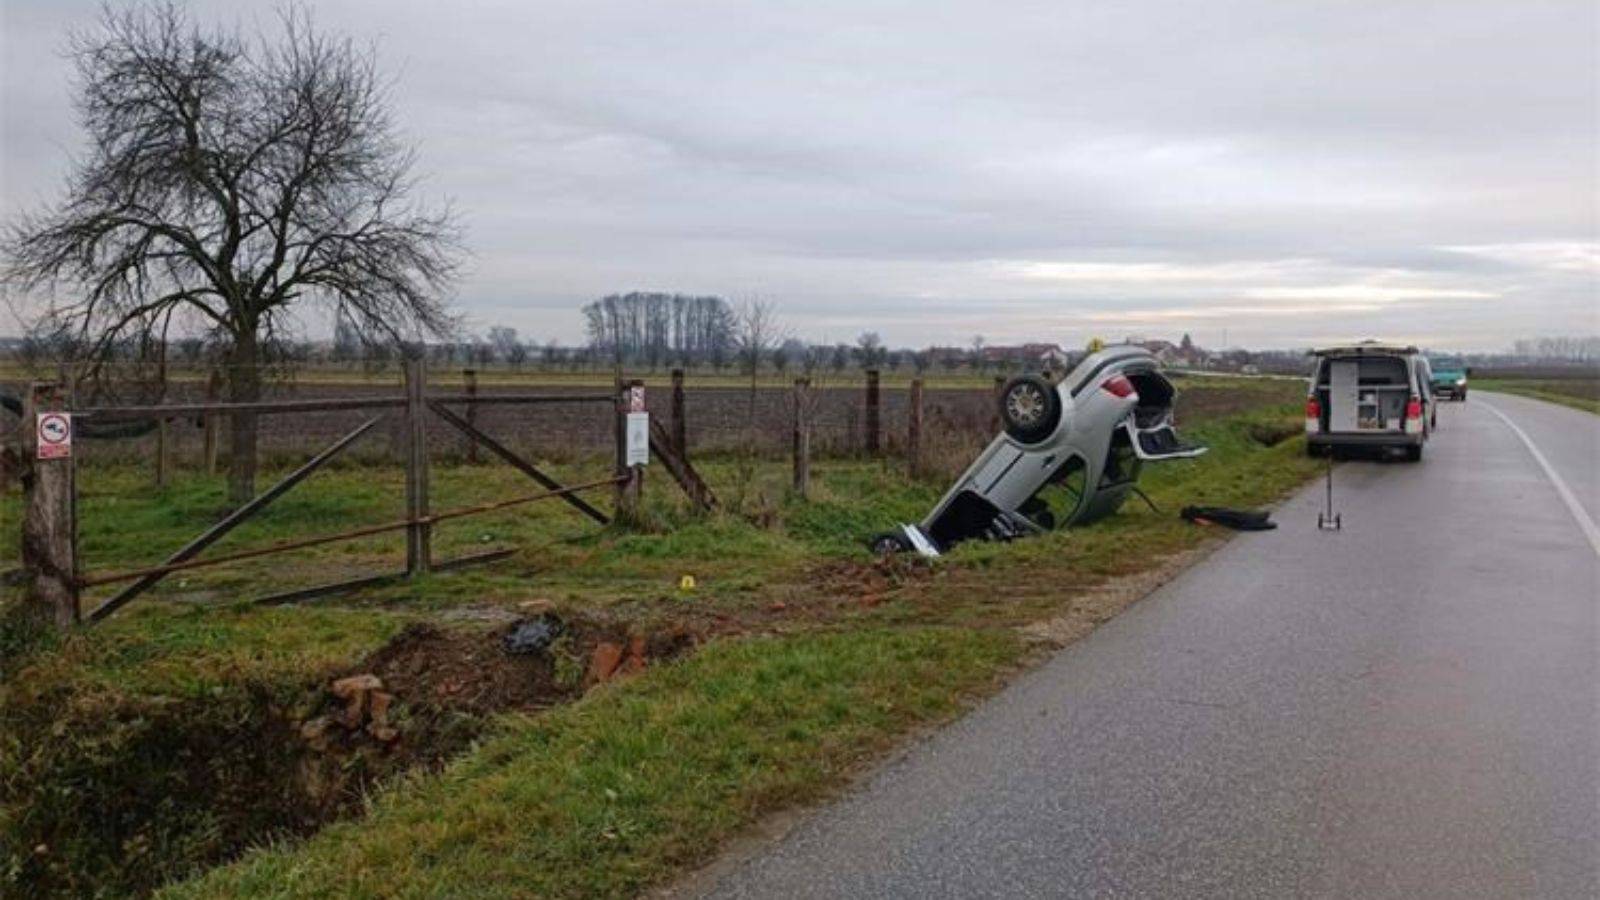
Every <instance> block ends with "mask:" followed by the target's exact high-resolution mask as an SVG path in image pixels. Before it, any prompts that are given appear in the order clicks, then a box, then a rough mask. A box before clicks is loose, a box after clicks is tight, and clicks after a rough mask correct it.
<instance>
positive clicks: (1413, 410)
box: [1406, 397, 1422, 419]
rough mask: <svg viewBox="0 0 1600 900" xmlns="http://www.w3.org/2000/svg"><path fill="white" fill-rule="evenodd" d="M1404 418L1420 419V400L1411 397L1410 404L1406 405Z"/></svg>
mask: <svg viewBox="0 0 1600 900" xmlns="http://www.w3.org/2000/svg"><path fill="white" fill-rule="evenodd" d="M1406 418H1408V419H1420V418H1422V401H1421V400H1420V399H1418V398H1416V397H1412V398H1411V402H1410V403H1407V404H1406Z"/></svg>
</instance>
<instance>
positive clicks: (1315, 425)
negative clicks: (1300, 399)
mask: <svg viewBox="0 0 1600 900" xmlns="http://www.w3.org/2000/svg"><path fill="white" fill-rule="evenodd" d="M1321 431H1322V404H1321V403H1318V402H1317V398H1316V397H1307V398H1306V434H1317V433H1319V432H1321Z"/></svg>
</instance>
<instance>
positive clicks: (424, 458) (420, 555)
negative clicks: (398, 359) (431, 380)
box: [405, 359, 433, 575]
mask: <svg viewBox="0 0 1600 900" xmlns="http://www.w3.org/2000/svg"><path fill="white" fill-rule="evenodd" d="M405 365H406V368H405V371H406V518H407V519H408V520H409V521H410V523H411V524H410V525H408V526H407V527H406V574H407V575H419V574H422V573H424V572H426V571H428V569H429V568H430V567H431V566H432V564H433V526H432V525H429V524H427V523H425V522H422V521H421V519H422V518H423V517H424V516H426V515H428V420H427V418H426V416H427V406H426V405H425V404H424V401H423V396H424V391H425V390H426V388H427V380H428V378H427V372H428V370H427V366H426V364H425V363H424V362H423V361H422V360H420V359H407V360H406V364H405Z"/></svg>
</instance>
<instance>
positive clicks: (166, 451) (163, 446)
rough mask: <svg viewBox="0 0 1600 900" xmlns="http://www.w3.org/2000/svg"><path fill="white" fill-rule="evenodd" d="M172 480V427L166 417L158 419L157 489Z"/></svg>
mask: <svg viewBox="0 0 1600 900" xmlns="http://www.w3.org/2000/svg"><path fill="white" fill-rule="evenodd" d="M171 478H172V426H171V424H170V420H168V419H167V418H166V417H165V416H163V417H161V418H159V419H156V487H157V488H165V487H166V486H167V482H168V481H169V480H171Z"/></svg>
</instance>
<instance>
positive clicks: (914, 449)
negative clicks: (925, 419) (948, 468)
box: [906, 378, 922, 478]
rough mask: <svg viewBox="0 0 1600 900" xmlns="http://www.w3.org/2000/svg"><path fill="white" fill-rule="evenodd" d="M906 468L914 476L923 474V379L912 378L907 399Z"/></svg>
mask: <svg viewBox="0 0 1600 900" xmlns="http://www.w3.org/2000/svg"><path fill="white" fill-rule="evenodd" d="M906 403H907V408H906V470H907V471H908V472H910V473H911V477H912V478H917V477H919V476H921V475H922V379H921V378H913V379H911V393H910V396H909V397H907V399H906Z"/></svg>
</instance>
